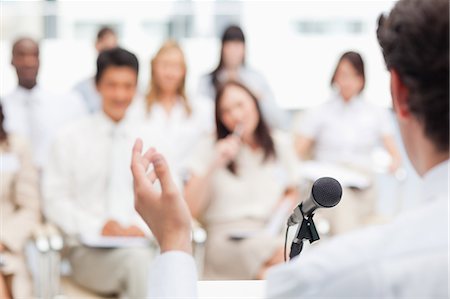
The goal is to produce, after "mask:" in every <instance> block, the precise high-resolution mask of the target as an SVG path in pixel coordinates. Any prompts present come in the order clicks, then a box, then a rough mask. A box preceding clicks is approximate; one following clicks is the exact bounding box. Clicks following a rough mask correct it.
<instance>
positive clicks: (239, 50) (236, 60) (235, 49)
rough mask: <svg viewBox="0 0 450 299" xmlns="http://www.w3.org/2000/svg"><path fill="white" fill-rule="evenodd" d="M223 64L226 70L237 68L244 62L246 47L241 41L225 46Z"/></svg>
mask: <svg viewBox="0 0 450 299" xmlns="http://www.w3.org/2000/svg"><path fill="white" fill-rule="evenodd" d="M222 51H223V52H222V55H223V62H224V65H225V67H226V68H237V67H240V66H241V65H242V63H243V62H244V56H245V45H244V43H243V42H241V41H227V42H225V43H224V44H223V50H222Z"/></svg>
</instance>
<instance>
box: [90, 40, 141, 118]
mask: <svg viewBox="0 0 450 299" xmlns="http://www.w3.org/2000/svg"><path fill="white" fill-rule="evenodd" d="M138 72H139V63H138V60H137V58H136V56H135V55H134V54H133V53H130V52H128V51H127V50H124V49H121V48H114V49H111V50H106V51H103V52H102V53H100V55H99V56H98V59H97V74H96V75H95V81H96V85H97V90H98V91H99V93H100V95H101V97H102V102H103V111H104V112H105V113H106V115H108V116H109V117H110V118H111V119H112V120H113V121H116V122H118V121H120V120H121V119H122V118H123V117H124V116H125V113H126V110H127V108H128V106H129V105H130V104H131V102H132V100H133V97H134V95H135V93H136V86H137V79H138Z"/></svg>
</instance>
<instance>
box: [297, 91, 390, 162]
mask: <svg viewBox="0 0 450 299" xmlns="http://www.w3.org/2000/svg"><path fill="white" fill-rule="evenodd" d="M297 133H298V134H299V135H302V136H305V137H308V138H311V139H314V141H315V143H314V145H315V152H314V157H315V159H316V160H318V161H321V162H329V163H342V164H348V165H353V166H357V167H361V168H364V169H370V168H371V165H372V160H371V154H372V151H373V149H374V148H375V147H376V146H377V144H379V143H380V142H381V140H382V137H385V136H390V135H393V121H392V119H391V117H390V115H389V113H388V111H386V110H385V109H383V108H380V107H377V106H374V105H372V104H371V103H369V102H367V101H365V100H364V99H362V98H361V97H355V98H353V99H351V100H350V101H349V102H345V101H344V100H343V99H342V98H341V97H340V96H335V97H333V98H332V99H331V100H330V101H328V102H326V103H324V104H322V105H320V106H319V107H317V108H314V109H312V110H310V111H308V112H306V115H305V117H304V120H303V121H302V122H301V123H300V126H299V127H298V128H297Z"/></svg>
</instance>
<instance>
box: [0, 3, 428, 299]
mask: <svg viewBox="0 0 450 299" xmlns="http://www.w3.org/2000/svg"><path fill="white" fill-rule="evenodd" d="M394 4H395V1H393V0H389V1H385V0H379V1H375V0H374V1H370V0H364V1H361V0H360V1H357V0H354V1H340V0H328V1H322V0H319V1H312V0H311V1H226V0H216V1H189V0H186V1H70V0H68V1H66V0H37V1H1V4H0V5H1V12H0V14H1V23H0V42H1V44H0V74H1V77H0V81H1V82H0V98H4V97H5V96H7V95H9V94H11V93H12V92H13V91H14V90H15V89H16V87H17V84H18V80H17V75H16V70H15V69H14V67H13V66H12V65H11V59H12V53H11V48H12V45H13V43H14V41H15V40H16V39H18V38H21V37H31V38H33V39H35V40H37V41H39V47H40V67H39V74H38V82H39V86H40V87H42V88H43V89H45V90H47V91H51V92H53V93H55V94H65V93H67V92H69V91H72V90H73V88H74V86H75V85H76V84H77V83H79V82H80V81H82V80H84V79H86V78H91V77H92V76H93V75H94V74H95V72H96V60H97V55H98V52H97V50H96V48H95V43H96V39H97V33H98V31H99V29H100V28H102V27H103V26H108V27H109V28H111V29H112V30H113V31H114V32H115V34H116V35H117V40H118V44H119V45H120V47H122V48H125V49H127V50H129V51H131V52H133V53H135V54H136V56H137V58H138V60H139V63H140V69H139V77H138V87H137V90H138V95H137V97H141V98H142V97H144V96H145V95H146V94H147V92H148V86H149V82H150V79H151V78H150V74H151V71H150V62H151V59H152V58H153V57H154V56H155V55H156V53H157V51H158V49H160V47H161V45H162V44H163V43H164V42H165V41H166V40H168V39H174V40H176V41H177V42H178V43H179V45H180V46H181V48H182V50H183V52H184V55H185V58H186V64H187V76H186V90H187V94H188V95H190V96H192V97H193V98H194V97H196V95H197V93H198V86H199V82H200V79H201V77H202V76H203V75H205V74H208V73H210V72H211V71H212V70H214V68H215V67H216V66H217V65H218V63H219V59H220V54H221V47H222V41H221V38H222V34H223V32H224V30H225V29H226V28H227V27H228V26H230V25H238V26H240V28H242V30H243V32H244V34H245V51H246V54H245V63H246V65H249V66H251V67H252V68H253V69H255V70H257V71H258V72H260V73H261V74H262V76H263V77H264V78H265V79H266V81H267V83H268V85H269V86H270V88H271V90H272V92H273V98H274V99H275V101H276V104H277V106H278V107H279V108H281V110H283V112H286V115H287V116H288V117H287V119H288V124H287V127H285V128H284V130H285V131H286V132H287V133H288V134H290V135H295V133H297V129H296V128H298V127H299V126H300V127H301V125H302V121H303V118H302V117H303V116H304V113H305V112H308V111H310V110H311V109H314V108H316V107H319V106H320V105H321V104H323V103H325V102H327V100H329V99H330V97H332V95H333V91H332V88H331V87H330V80H331V78H332V76H333V73H334V71H335V69H336V66H337V64H338V60H339V57H340V56H341V55H342V54H343V53H344V52H347V51H356V52H358V53H360V54H361V56H362V58H363V60H364V64H365V88H364V91H363V96H364V99H365V100H366V101H367V102H369V103H370V104H372V105H373V106H374V107H377V108H380V109H383V110H386V111H387V115H388V117H389V121H390V122H392V126H393V132H392V135H393V137H394V140H395V143H396V144H397V147H398V150H399V152H400V155H401V166H400V167H399V169H397V171H395V172H394V173H391V172H389V165H390V163H391V157H390V155H389V153H388V152H387V150H386V149H385V147H383V146H382V144H381V143H380V144H377V145H376V146H375V148H374V149H373V151H372V153H371V165H370V167H371V170H372V171H373V178H374V182H375V186H376V188H377V192H376V212H377V214H378V215H380V216H381V217H382V218H385V219H390V218H391V217H392V216H394V215H396V214H397V213H398V212H400V211H401V210H402V209H405V208H408V207H410V206H411V205H413V204H414V203H416V202H418V201H419V200H420V197H421V195H420V193H419V192H418V190H419V184H418V182H419V179H418V177H417V175H416V174H415V172H414V171H413V169H412V167H411V165H410V163H409V161H408V159H407V157H406V154H405V150H404V148H403V145H402V142H401V140H400V135H399V131H398V127H397V126H396V123H395V119H394V114H393V112H392V104H391V99H390V91H389V73H388V72H387V71H386V68H385V64H384V61H383V57H382V53H381V51H380V48H379V45H378V43H377V39H376V34H375V32H376V28H377V19H378V17H379V15H380V14H381V13H385V12H387V11H389V10H390V9H391V8H392V7H393V5H394ZM54 113H56V112H54ZM7 117H8V115H6V118H7ZM162 134H163V135H164V132H163V133H162ZM2 157H6V156H3V153H2ZM5 159H6V158H5ZM2 165H3V164H2ZM40 166H42V165H40ZM43 169H44V170H45V165H43ZM301 171H302V168H301V167H299V172H301ZM4 173H5V174H6V171H4V170H3V168H2V175H3V174H4ZM305 192H306V193H307V192H308V190H306V191H305ZM17 229H19V228H17ZM320 229H322V230H323V232H324V234H325V235H326V233H327V232H328V231H329V227H328V228H327V227H326V225H325V227H321V228H320ZM56 230H58V228H56ZM207 230H208V229H207V228H206V231H207ZM52 232H53V230H52V229H50V235H49V236H50V239H48V240H50V241H51V242H53V243H51V242H50V243H49V244H47V245H45V244H44V245H42V244H41V243H39V242H37V243H35V244H34V245H33V246H31V249H30V248H29V249H28V253H27V258H28V260H30V261H31V262H29V264H30V266H29V268H30V271H31V272H32V274H33V280H34V287H35V294H38V296H40V297H42V298H47V297H48V296H50V297H54V296H55V295H61V294H66V295H67V294H69V296H68V297H73V298H80V296H81V297H85V296H86V298H90V297H89V296H95V295H93V293H95V292H89V291H87V292H85V293H84V292H83V293H82V292H81V291H80V290H76V289H77V287H76V286H75V285H76V284H72V283H69V282H66V284H65V285H64V284H63V285H64V288H65V291H61V287H60V282H59V279H60V278H59V273H61V275H62V277H65V276H70V272H71V269H70V267H71V266H70V265H69V263H68V262H67V260H65V257H64V252H63V248H66V247H67V244H66V240H64V242H63V241H61V244H60V245H58V244H59V243H58V242H59V241H58V240H57V239H51V236H52V235H53V233H52ZM3 233H4V232H2V234H3ZM10 233H11V232H10ZM196 233H197V235H194V236H195V237H194V241H195V242H196V244H197V245H199V244H200V245H202V244H204V242H205V238H206V235H205V231H204V230H203V229H202V228H201V225H200V228H199V230H197V231H196ZM36 240H39V238H38V237H36ZM55 240H56V241H55ZM55 242H56V243H55ZM44 243H45V242H44ZM63 244H64V245H63ZM0 245H1V244H0ZM200 245H199V246H200ZM42 246H43V247H42ZM46 246H47V247H46ZM52 246H53V249H55V250H50V249H49V248H52ZM127 246H128V245H127ZM33 248H34V249H33ZM36 248H37V249H36ZM199 248H200V249H198V250H199V252H200V251H201V250H204V248H203V249H201V246H200V247H199ZM51 252H53V253H52V254H50V253H51ZM55 252H56V253H57V254H54V253H55ZM61 252H62V253H61ZM198 255H199V256H200V257H198V256H197V262H198V263H199V264H202V256H203V255H204V252H203V251H202V252H200V253H199V254H198ZM55 267H56V268H55ZM49 273H53V274H49ZM55 273H58V274H57V275H56V276H55ZM55 277H56V278H55ZM231 279H234V278H233V277H231ZM64 288H63V289H64ZM46 292H47V293H46ZM71 292H72V293H71ZM46 294H47V295H46ZM49 294H50V295H49ZM70 294H72V295H70ZM88 294H90V295H88ZM97 295H98V294H97ZM92 298H97V297H92Z"/></svg>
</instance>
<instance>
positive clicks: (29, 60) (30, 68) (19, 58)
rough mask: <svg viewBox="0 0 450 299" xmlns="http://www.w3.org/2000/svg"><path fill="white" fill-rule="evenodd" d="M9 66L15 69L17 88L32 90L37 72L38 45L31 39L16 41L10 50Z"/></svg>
mask: <svg viewBox="0 0 450 299" xmlns="http://www.w3.org/2000/svg"><path fill="white" fill-rule="evenodd" d="M11 64H12V65H13V66H14V68H15V69H16V73H17V79H18V81H19V82H18V83H19V86H22V87H23V88H25V89H32V88H33V87H35V86H36V83H37V75H38V72H39V45H38V44H37V43H36V42H35V41H34V40H32V39H31V38H21V39H19V40H17V41H16V42H15V43H14V45H13V49H12V60H11Z"/></svg>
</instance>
